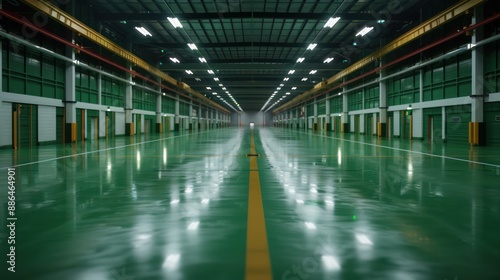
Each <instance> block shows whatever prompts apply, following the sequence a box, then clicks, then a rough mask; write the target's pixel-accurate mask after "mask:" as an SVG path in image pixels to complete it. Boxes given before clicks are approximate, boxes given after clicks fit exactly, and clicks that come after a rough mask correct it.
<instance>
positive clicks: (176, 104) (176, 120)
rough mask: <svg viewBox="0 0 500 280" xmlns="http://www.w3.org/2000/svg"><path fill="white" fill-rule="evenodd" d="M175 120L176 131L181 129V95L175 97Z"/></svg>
mask: <svg viewBox="0 0 500 280" xmlns="http://www.w3.org/2000/svg"><path fill="white" fill-rule="evenodd" d="M174 118H175V120H174V131H179V130H180V129H181V125H180V118H179V96H177V99H175V117H174Z"/></svg>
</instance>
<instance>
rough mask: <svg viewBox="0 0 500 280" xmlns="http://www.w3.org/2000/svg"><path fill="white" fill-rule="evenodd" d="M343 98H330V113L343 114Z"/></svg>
mask: <svg viewBox="0 0 500 280" xmlns="http://www.w3.org/2000/svg"><path fill="white" fill-rule="evenodd" d="M342 99H343V98H342V96H337V97H333V98H330V113H342V110H343V106H342Z"/></svg>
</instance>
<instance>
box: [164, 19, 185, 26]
mask: <svg viewBox="0 0 500 280" xmlns="http://www.w3.org/2000/svg"><path fill="white" fill-rule="evenodd" d="M167 19H168V21H170V23H171V24H172V25H173V26H174V28H182V24H181V22H180V21H179V19H178V18H172V17H167Z"/></svg>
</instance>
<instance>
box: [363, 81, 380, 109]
mask: <svg viewBox="0 0 500 280" xmlns="http://www.w3.org/2000/svg"><path fill="white" fill-rule="evenodd" d="M379 103H380V90H379V87H378V86H376V87H371V88H368V89H367V90H366V91H365V100H364V109H371V108H378V107H379Z"/></svg>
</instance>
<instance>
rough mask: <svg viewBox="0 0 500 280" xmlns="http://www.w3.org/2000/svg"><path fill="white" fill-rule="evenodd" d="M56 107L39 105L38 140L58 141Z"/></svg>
mask: <svg viewBox="0 0 500 280" xmlns="http://www.w3.org/2000/svg"><path fill="white" fill-rule="evenodd" d="M56 137H57V136H56V107H49V106H38V142H48V141H56V139H57V138H56Z"/></svg>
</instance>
